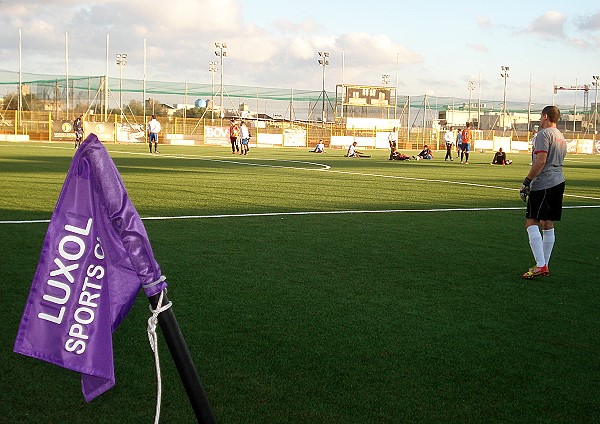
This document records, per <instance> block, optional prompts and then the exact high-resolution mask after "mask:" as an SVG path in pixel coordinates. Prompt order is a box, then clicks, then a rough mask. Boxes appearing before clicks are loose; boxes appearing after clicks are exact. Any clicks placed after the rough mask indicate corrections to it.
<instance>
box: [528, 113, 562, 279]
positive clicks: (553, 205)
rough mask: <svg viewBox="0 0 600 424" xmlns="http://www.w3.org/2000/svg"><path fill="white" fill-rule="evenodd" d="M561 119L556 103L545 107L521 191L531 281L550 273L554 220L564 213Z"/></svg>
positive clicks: (558, 219) (557, 219)
mask: <svg viewBox="0 0 600 424" xmlns="http://www.w3.org/2000/svg"><path fill="white" fill-rule="evenodd" d="M559 119H560V110H559V109H558V108H557V107H556V106H546V107H545V108H544V109H543V110H542V113H541V116H540V127H541V128H542V129H541V130H540V131H539V132H538V134H537V136H536V137H535V142H534V143H535V144H534V147H533V162H532V164H531V168H530V170H529V173H528V174H527V177H525V180H524V181H523V185H522V186H521V189H520V190H519V193H520V195H521V199H522V200H523V201H525V202H527V212H526V215H525V218H526V219H525V228H526V229H527V234H528V236H529V245H530V247H531V251H532V252H533V257H534V259H535V265H534V266H533V267H531V268H530V269H529V270H528V271H527V272H525V273H524V274H523V278H525V279H528V280H532V279H534V278H537V277H544V276H547V275H549V274H550V271H549V269H548V263H549V262H550V255H551V254H552V248H553V247H554V241H555V236H554V222H555V221H560V218H561V214H562V200H563V194H564V191H565V177H564V174H563V161H564V159H565V156H566V154H567V143H566V141H565V137H564V136H563V135H562V133H561V132H560V131H559V130H558V129H557V128H556V124H557V122H558V120H559ZM540 229H541V232H540Z"/></svg>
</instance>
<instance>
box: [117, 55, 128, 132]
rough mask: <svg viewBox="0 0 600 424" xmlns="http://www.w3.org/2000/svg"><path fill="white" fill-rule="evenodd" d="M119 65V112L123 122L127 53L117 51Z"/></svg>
mask: <svg viewBox="0 0 600 424" xmlns="http://www.w3.org/2000/svg"><path fill="white" fill-rule="evenodd" d="M117 65H119V114H120V117H121V122H123V66H125V65H127V54H126V53H117Z"/></svg>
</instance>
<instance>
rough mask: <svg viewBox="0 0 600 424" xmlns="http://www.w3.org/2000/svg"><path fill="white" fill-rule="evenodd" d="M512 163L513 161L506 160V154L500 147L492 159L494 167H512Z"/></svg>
mask: <svg viewBox="0 0 600 424" xmlns="http://www.w3.org/2000/svg"><path fill="white" fill-rule="evenodd" d="M511 163H512V160H509V159H506V153H505V152H504V151H502V147H500V148H499V149H498V151H497V152H496V154H495V155H494V159H492V165H510V164H511Z"/></svg>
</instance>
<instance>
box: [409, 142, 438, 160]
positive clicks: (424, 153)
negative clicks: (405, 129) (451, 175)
mask: <svg viewBox="0 0 600 424" xmlns="http://www.w3.org/2000/svg"><path fill="white" fill-rule="evenodd" d="M413 159H416V160H421V159H433V153H432V152H431V149H430V148H429V147H427V144H426V145H424V146H423V150H421V153H419V154H418V155H417V156H413Z"/></svg>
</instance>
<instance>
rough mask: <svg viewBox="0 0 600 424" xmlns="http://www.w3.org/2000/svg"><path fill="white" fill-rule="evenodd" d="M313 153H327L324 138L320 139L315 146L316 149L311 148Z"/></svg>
mask: <svg viewBox="0 0 600 424" xmlns="http://www.w3.org/2000/svg"><path fill="white" fill-rule="evenodd" d="M310 152H312V153H325V143H323V139H320V140H319V142H318V143H317V145H316V146H315V150H310Z"/></svg>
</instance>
